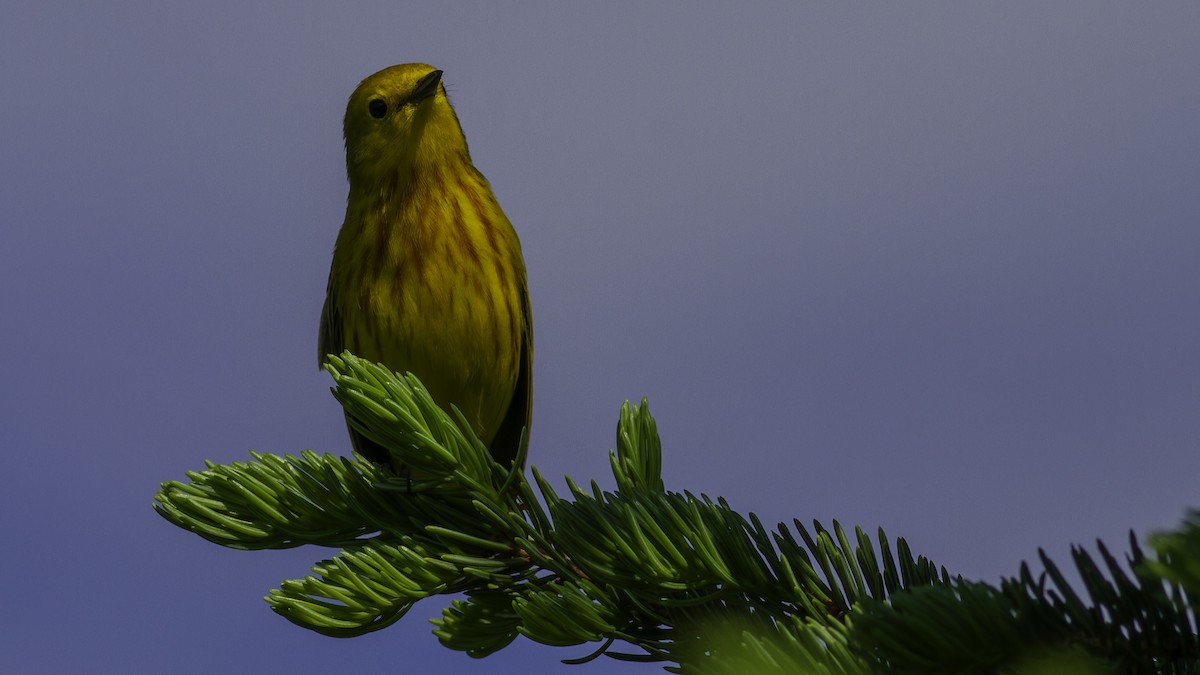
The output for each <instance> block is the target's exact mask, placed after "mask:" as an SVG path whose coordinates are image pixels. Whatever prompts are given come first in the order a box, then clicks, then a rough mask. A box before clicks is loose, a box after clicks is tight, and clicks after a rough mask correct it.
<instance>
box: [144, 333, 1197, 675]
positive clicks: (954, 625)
mask: <svg viewBox="0 0 1200 675" xmlns="http://www.w3.org/2000/svg"><path fill="white" fill-rule="evenodd" d="M327 368H328V370H329V372H330V373H331V374H332V375H333V378H334V382H335V387H334V389H333V393H334V396H335V397H336V398H337V399H338V401H340V402H341V403H342V405H343V406H344V407H345V409H346V411H347V413H348V416H349V417H350V419H351V420H352V424H354V427H355V429H356V430H357V431H359V432H360V433H362V434H363V435H364V436H366V437H367V438H370V439H371V440H373V441H375V442H376V443H379V444H380V445H381V446H383V447H386V448H388V449H389V452H391V453H392V457H393V460H394V463H395V464H397V465H402V466H404V467H405V469H406V472H407V474H408V475H406V476H398V475H395V474H394V473H392V472H391V471H390V470H387V469H383V468H381V467H379V466H377V465H375V464H372V463H370V462H368V461H365V460H363V459H361V458H355V459H347V458H343V457H335V456H332V455H328V454H325V455H319V454H317V453H313V452H311V451H305V452H303V453H301V454H300V456H298V457H297V456H291V455H288V456H284V457H279V456H275V455H268V454H261V453H251V456H252V458H253V461H247V462H234V463H231V464H228V465H218V464H214V463H211V462H210V463H208V464H207V468H206V469H204V470H202V471H194V472H188V473H187V474H186V475H187V478H188V479H189V480H188V481H187V482H179V481H168V482H165V483H163V484H162V486H161V489H160V490H159V492H158V493H157V494H156V496H155V498H156V500H157V503H156V504H155V508H156V510H157V511H158V512H159V513H160V514H161V515H162V516H163V517H165V518H166V519H167V520H169V521H170V522H172V523H174V524H175V525H177V526H179V527H182V528H184V529H187V530H190V531H192V532H194V533H196V534H198V535H200V536H201V537H204V538H205V539H208V540H209V541H212V542H215V543H218V544H221V545H222V546H226V547H229V548H235V549H245V550H253V549H264V548H286V547H293V546H300V545H304V544H316V545H319V546H327V547H335V548H338V549H340V551H339V552H338V553H337V554H336V555H334V556H333V557H331V558H329V559H326V560H324V561H321V562H319V563H317V564H316V565H314V567H313V568H312V569H313V572H314V574H313V575H311V576H308V577H305V578H304V579H296V580H288V581H284V582H282V583H281V584H280V587H279V588H278V589H275V590H272V591H270V593H269V594H268V595H267V598H266V600H267V602H268V603H269V605H270V606H271V608H272V609H273V610H274V611H276V612H277V613H279V614H280V615H282V616H283V617H285V618H287V619H288V620H289V621H292V622H293V623H296V624H297V625H299V626H302V627H305V628H308V629H310V630H314V631H317V632H320V633H323V634H326V635H331V636H337V637H353V636H357V635H362V634H364V633H367V632H371V631H375V630H380V629H382V628H385V627H388V626H390V625H392V624H393V623H395V622H396V621H398V620H399V619H401V618H402V617H403V616H404V615H405V614H406V613H407V612H408V610H409V609H411V608H412V606H413V605H414V604H415V603H416V602H418V601H419V600H422V599H424V598H427V597H429V596H432V595H442V594H457V593H461V594H463V599H455V600H452V601H451V602H450V604H449V606H448V607H446V608H445V609H444V610H443V613H442V617H441V618H440V619H438V620H436V621H434V625H435V629H434V631H433V632H434V635H436V636H437V638H438V639H439V640H440V641H441V642H442V644H443V645H445V646H447V647H449V648H451V649H456V650H459V651H463V652H466V653H467V654H469V655H471V656H475V657H483V656H486V655H488V654H491V653H493V652H495V651H497V650H499V649H502V648H504V647H505V646H507V645H508V644H509V643H511V642H512V641H513V640H514V639H516V637H517V636H519V635H524V636H525V637H527V638H529V639H531V640H534V641H537V642H540V643H543V644H547V645H553V646H577V645H584V644H587V643H592V644H593V647H592V648H591V650H590V651H589V652H587V653H585V654H584V655H582V656H580V657H579V658H576V659H574V660H572V661H571V662H584V661H587V660H590V659H592V658H595V657H597V656H599V655H606V656H609V657H612V658H619V659H626V660H653V661H663V662H666V664H667V669H668V670H670V671H672V672H679V673H697V674H700V673H705V674H710V673H712V674H723V673H742V672H806V673H807V672H812V673H844V674H852V673H854V674H857V673H874V672H899V673H904V672H912V673H918V672H920V673H993V672H1031V673H1032V672H1043V671H1044V669H1045V668H1053V669H1058V672H1065V671H1064V670H1063V669H1064V668H1071V669H1074V670H1073V671H1072V672H1109V671H1108V670H1107V669H1108V668H1115V669H1117V670H1118V671H1122V672H1147V673H1150V672H1153V673H1172V672H1192V669H1194V668H1196V666H1197V664H1200V640H1198V639H1197V634H1196V633H1197V625H1198V624H1200V622H1198V618H1197V615H1196V609H1195V603H1194V601H1193V598H1196V597H1200V563H1197V562H1196V561H1197V560H1200V515H1198V514H1196V513H1193V514H1191V516H1189V519H1188V521H1187V523H1186V525H1185V527H1184V528H1183V529H1181V531H1179V532H1177V533H1173V534H1163V535H1159V536H1156V537H1155V538H1154V539H1153V540H1152V544H1153V545H1154V546H1155V548H1156V549H1157V553H1158V555H1157V557H1155V558H1153V559H1149V558H1147V557H1146V556H1144V555H1143V554H1142V552H1141V550H1140V549H1139V548H1138V545H1137V542H1136V541H1134V540H1133V539H1132V537H1131V553H1130V554H1129V555H1128V556H1127V557H1126V559H1125V561H1124V563H1123V564H1122V563H1121V562H1120V561H1118V560H1117V559H1116V558H1115V557H1114V556H1113V555H1111V554H1110V553H1109V551H1108V549H1107V548H1106V547H1105V546H1104V545H1103V543H1098V550H1099V552H1100V560H1101V562H1102V564H1101V565H1097V564H1096V563H1095V562H1094V561H1093V559H1092V558H1091V556H1090V555H1089V554H1088V553H1087V552H1086V551H1084V550H1083V549H1082V548H1075V549H1073V551H1072V558H1073V562H1074V564H1075V567H1076V569H1077V570H1078V572H1079V575H1080V578H1081V579H1082V580H1083V584H1084V589H1085V591H1086V594H1087V597H1088V599H1087V600H1085V599H1083V598H1082V597H1081V596H1080V595H1078V594H1077V593H1076V592H1075V591H1074V589H1073V588H1072V587H1071V585H1070V584H1069V583H1068V581H1067V579H1066V576H1065V575H1064V574H1063V573H1062V572H1061V571H1060V570H1059V569H1058V568H1057V567H1056V566H1055V565H1054V563H1053V562H1052V561H1051V560H1050V559H1049V558H1048V557H1047V556H1046V555H1045V554H1044V553H1042V554H1041V555H1040V563H1041V568H1042V571H1041V572H1039V573H1038V574H1037V575H1036V576H1035V575H1034V574H1033V572H1032V571H1031V569H1030V567H1029V566H1028V565H1022V566H1021V569H1020V572H1019V574H1018V576H1016V577H1014V578H1011V579H1006V580H1004V581H1003V582H1002V583H1001V584H1000V585H999V587H994V586H990V585H987V584H983V583H979V582H970V581H966V580H964V579H963V578H962V577H958V576H951V575H950V574H949V573H948V572H947V571H946V570H945V569H944V568H939V567H937V566H936V565H934V563H933V562H931V561H930V560H928V559H926V558H924V557H922V556H916V557H914V555H913V554H912V553H911V551H910V550H909V548H908V546H907V544H906V543H905V542H904V540H903V539H897V540H894V541H892V540H889V539H888V538H887V536H886V535H885V534H884V532H883V531H882V530H879V531H878V532H877V534H876V536H875V537H874V538H872V537H870V536H868V535H867V534H866V533H865V532H863V531H862V530H861V529H860V528H857V527H856V528H854V530H853V533H852V536H851V533H848V532H847V531H846V530H845V529H843V528H842V526H841V525H840V524H838V523H837V522H836V521H835V522H834V523H833V525H832V527H831V528H825V527H824V526H822V525H821V524H820V523H813V526H812V530H811V531H810V530H809V529H808V528H806V527H805V526H804V525H803V524H801V523H800V522H799V521H793V523H792V525H791V526H790V527H789V526H788V525H785V524H779V525H778V526H777V527H776V528H775V529H773V530H768V529H767V528H765V527H764V526H763V524H762V523H761V522H760V521H759V520H758V518H757V517H755V516H754V515H753V514H750V515H749V516H748V517H743V516H742V515H740V514H738V513H737V512H735V511H734V510H733V509H732V508H731V507H730V506H729V504H727V503H726V502H725V501H724V500H723V499H717V500H716V501H714V500H712V499H710V498H708V497H707V496H705V495H699V496H696V495H694V494H692V493H689V492H686V491H685V492H682V493H678V492H668V491H666V490H665V488H664V484H663V481H662V471H661V467H662V450H661V443H660V441H659V438H658V434H657V431H656V429H655V423H654V419H653V418H652V417H651V416H650V412H649V407H648V404H647V403H646V401H645V400H643V401H642V403H641V405H639V406H631V405H629V404H628V403H626V404H625V405H624V406H623V407H622V409H621V414H620V417H619V421H618V425H617V438H616V450H615V451H614V452H613V453H611V455H610V464H611V467H612V471H613V475H614V476H615V479H616V485H617V489H616V490H615V491H613V492H607V491H604V490H601V489H600V488H599V486H598V485H597V484H596V483H594V482H592V483H590V484H589V485H588V486H587V487H586V488H585V487H584V486H581V485H580V484H577V483H576V482H574V481H572V480H571V479H570V478H567V486H568V491H567V495H566V497H565V498H564V497H560V496H559V495H558V494H557V492H556V491H555V490H554V489H553V488H552V487H551V486H550V485H549V483H548V482H547V481H546V480H545V479H544V478H543V477H542V476H541V475H540V474H539V473H538V472H537V470H536V469H531V471H530V472H529V475H527V474H526V473H525V472H524V471H521V470H520V469H519V467H520V466H521V465H522V463H523V462H522V460H521V459H520V458H518V461H517V462H516V463H514V465H513V466H500V465H498V464H496V463H495V462H494V461H493V460H492V458H491V456H490V455H489V454H488V451H487V448H486V447H484V445H483V443H481V442H480V441H479V439H478V438H476V436H475V435H474V433H473V432H472V431H471V427H470V425H469V424H467V423H466V421H465V419H464V418H463V416H462V415H461V414H459V413H458V411H457V410H455V411H453V412H452V414H447V413H446V412H445V411H443V410H442V409H441V408H439V407H438V406H437V405H436V404H435V403H434V402H433V400H432V398H430V396H429V394H428V392H427V391H426V390H425V389H424V387H423V386H422V385H421V383H420V382H419V381H418V380H417V378H415V377H413V376H412V375H411V374H410V375H403V376H401V375H397V374H394V373H391V372H389V371H388V370H387V369H386V368H383V367H381V366H379V365H376V364H373V363H369V362H366V361H363V360H361V359H358V358H357V357H354V356H353V355H352V354H349V353H345V354H343V355H342V356H341V357H340V358H335V359H331V360H330V362H329V364H328V366H327ZM524 452H525V449H524V448H522V450H521V456H522V457H523V455H524ZM530 477H532V482H531V481H530ZM893 544H894V546H895V548H894V549H893ZM622 645H624V646H622ZM628 649H632V650H633V651H625V650H628ZM1047 664H1049V665H1047ZM1039 669H1043V670H1039ZM1044 672H1053V671H1044Z"/></svg>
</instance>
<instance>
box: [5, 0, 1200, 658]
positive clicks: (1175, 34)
mask: <svg viewBox="0 0 1200 675" xmlns="http://www.w3.org/2000/svg"><path fill="white" fill-rule="evenodd" d="M420 4H421V5H423V6H424V8H423V9H422V8H421V7H417V6H413V5H414V3H400V2H375V3H364V4H362V5H359V6H357V7H355V8H354V9H350V8H349V7H345V6H332V5H331V6H328V7H320V6H315V5H314V6H311V7H305V8H301V6H300V5H299V4H297V3H293V4H278V3H232V2H230V3H194V2H166V3H164V2H128V3H121V4H119V5H113V6H101V4H99V3H62V4H59V5H53V3H43V2H33V1H28V0H8V2H7V3H6V4H5V6H4V8H3V9H0V64H3V65H2V67H0V99H2V101H3V103H2V104H0V138H2V139H3V151H2V152H0V178H2V181H0V185H3V187H2V188H0V193H2V195H3V199H2V200H0V217H2V219H3V223H2V225H0V287H2V288H3V289H4V293H3V294H0V316H2V317H3V326H4V327H3V330H2V331H0V344H2V346H3V352H2V353H3V357H2V358H3V364H4V368H3V371H4V377H5V384H4V386H3V387H2V388H0V443H2V447H3V449H4V457H5V460H6V469H5V476H6V477H7V481H6V487H5V489H4V491H3V497H0V501H2V505H0V506H2V508H0V527H2V531H3V533H4V537H5V540H6V542H7V543H6V545H5V548H4V555H3V556H0V560H2V561H3V562H0V571H2V572H3V577H4V578H5V579H7V580H8V583H7V584H6V588H7V590H6V592H5V605H6V606H5V611H4V618H3V619H0V670H3V671H5V672H29V673H41V672H45V673H51V672H106V671H107V672H164V671H169V672H178V673H199V672H227V673H252V672H296V673H306V672H312V673H317V672H331V671H334V670H335V669H336V670H338V671H342V672H348V671H351V670H355V671H359V672H385V671H401V670H403V671H405V672H416V671H418V670H425V669H437V671H440V672H445V671H448V670H453V671H456V672H463V673H485V672H486V673H490V674H494V673H506V672H523V673H527V672H530V671H531V669H532V671H533V672H590V673H609V672H612V673H616V672H658V670H657V668H656V667H654V666H636V665H628V664H620V663H615V662H608V661H602V662H599V663H596V664H592V665H588V666H583V667H576V668H569V667H567V666H562V665H559V664H558V659H560V658H570V657H577V656H580V655H582V654H583V653H585V652H586V648H579V649H553V648H549V647H540V646H536V645H532V644H530V643H528V642H527V641H521V642H518V643H517V645H515V646H514V647H511V648H510V649H508V650H506V651H505V652H503V653H501V654H499V655H497V656H495V657H492V658H489V659H487V660H485V661H473V660H471V659H468V658H467V657H465V656H463V655H461V654H457V653H453V652H449V651H447V650H445V649H443V648H441V647H440V646H439V645H438V644H437V643H436V641H435V639H434V638H433V637H432V636H431V635H430V634H429V630H430V626H429V625H428V624H426V623H425V619H426V618H428V617H432V616H436V615H437V614H438V612H439V611H440V607H441V605H442V603H441V602H440V601H439V600H433V601H428V602H425V603H422V604H420V605H418V606H417V608H416V609H415V610H414V611H413V612H412V613H411V614H410V615H409V616H408V617H407V618H406V619H405V620H404V621H402V622H401V623H400V624H399V625H397V626H395V627H393V628H391V629H389V630H386V631H384V632H381V633H377V634H374V635H372V636H369V637H365V638H361V639H356V640H349V641H338V640H333V639H329V638H324V637H320V636H317V635H315V634H311V633H308V632H305V631H303V630H301V629H298V628H295V627H293V626H291V625H290V624H288V623H286V622H285V621H283V620H282V619H279V618H277V617H276V616H275V615H273V614H272V613H271V612H270V611H269V610H268V609H267V606H266V605H265V603H263V602H262V600H261V599H260V598H261V596H262V595H263V594H264V593H265V592H266V590H267V589H269V588H272V587H274V586H276V585H277V584H278V582H279V580H280V579H283V578H290V577H297V576H302V575H303V574H305V573H306V570H307V566H308V564H310V563H311V562H312V561H314V560H316V559H317V558H319V557H320V556H322V555H324V554H325V551H320V550H304V549H301V550H292V551H285V552H266V553H241V552H236V551H230V550H224V549H221V548H218V547H216V546H213V545H210V544H207V543H205V542H203V541H202V540H200V539H199V538H197V537H194V536H191V535H189V534H187V533H185V532H183V531H181V530H178V529H176V528H173V527H171V526H170V525H168V524H167V523H166V522H165V521H162V520H161V519H160V518H159V517H158V516H156V515H155V514H154V513H153V511H152V509H151V506H150V504H151V495H152V494H153V492H154V490H155V489H156V487H157V485H158V483H159V482H160V481H163V480H168V479H177V478H182V477H183V473H184V471H185V470H188V469H193V468H201V467H202V463H203V461H204V460H205V459H213V460H216V461H220V462H226V461H232V460H239V459H246V458H247V455H246V451H247V449H250V448H253V449H256V450H262V451H268V452H280V453H282V452H298V451H300V450H303V449H305V448H313V449H315V450H319V451H333V452H344V451H345V450H346V447H347V441H346V437H345V431H344V428H343V426H342V423H341V418H340V411H339V409H338V407H337V405H336V403H335V402H334V401H333V399H332V398H331V397H330V396H329V394H328V392H327V387H328V384H329V382H328V380H327V378H326V377H325V376H324V375H323V374H321V373H319V372H318V371H317V369H316V366H315V358H316V351H315V350H316V347H315V340H316V322H317V316H318V313H319V311H320V305H321V302H322V299H323V294H324V288H325V281H326V274H327V272H328V264H329V260H330V251H331V249H332V245H333V240H334V237H335V235H336V232H337V228H338V226H339V225H340V223H341V217H342V211H343V207H344V203H345V202H344V200H345V189H346V185H345V178H344V174H343V155H342V152H343V149H342V144H341V135H340V134H341V126H340V125H341V116H342V112H343V106H344V103H345V99H346V97H347V96H348V95H349V93H350V91H351V90H352V89H353V88H354V86H355V85H356V84H357V83H358V81H359V80H360V79H361V78H362V77H364V76H366V75H368V74H369V73H371V72H373V71H375V70H377V69H379V68H382V67H384V66H388V65H391V64H394V63H401V62H406V61H427V62H429V63H432V64H435V65H436V66H438V67H439V68H442V69H443V70H444V71H445V81H446V83H447V85H448V87H449V89H450V92H451V97H452V101H453V102H454V104H455V105H456V107H457V110H458V113H459V116H460V118H461V121H462V124H463V127H464V129H465V131H466V134H467V138H468V139H469V141H470V144H471V150H472V154H473V157H474V159H475V161H476V163H477V165H478V166H479V167H480V168H481V169H482V170H483V172H484V173H485V174H486V175H487V176H488V177H489V179H490V180H491V181H492V185H493V187H494V189H495V191H496V193H497V195H498V196H499V198H500V201H501V203H502V204H503V206H504V208H505V210H506V212H507V213H508V215H509V217H510V219H511V220H512V221H513V223H514V224H515V225H516V227H517V230H518V232H519V233H520V236H521V238H522V241H523V244H524V251H525V259H526V262H527V265H528V269H529V279H530V290H531V294H532V298H533V307H534V318H535V326H536V336H537V355H536V359H535V388H534V389H535V405H534V431H533V447H532V456H531V462H532V463H533V464H535V465H537V466H538V467H539V468H540V469H541V470H542V471H543V472H545V473H546V474H547V475H549V476H555V477H558V476H561V475H562V474H564V473H566V474H570V475H571V476H572V477H574V478H576V479H577V480H588V479H592V478H597V479H599V480H600V482H601V484H603V485H611V478H610V477H609V475H608V469H607V454H606V453H607V450H608V449H609V448H610V447H611V446H612V444H613V441H612V437H613V428H614V425H615V421H616V413H617V409H618V407H619V405H620V403H621V401H622V400H624V399H627V398H633V399H637V398H640V397H641V396H643V395H646V396H649V397H650V400H651V405H652V410H653V411H654V413H655V414H656V416H657V418H658V421H659V428H660V431H661V433H662V436H663V440H664V444H665V476H666V480H667V483H668V486H669V487H671V488H673V489H679V490H682V489H690V490H692V491H696V492H704V493H707V494H709V495H713V496H716V495H722V496H724V497H726V498H728V499H729V500H730V502H731V503H732V504H733V505H734V506H735V507H736V508H738V509H740V510H742V511H755V512H757V513H759V514H760V515H761V516H762V517H763V518H764V519H765V520H767V521H771V522H773V521H777V520H780V519H790V518H792V517H798V518H800V519H801V520H804V521H809V520H811V519H812V518H819V519H821V520H823V521H828V520H829V519H832V518H837V519H839V520H841V522H843V523H845V524H861V525H863V526H865V527H867V528H871V529H873V528H875V527H876V526H883V527H885V528H886V529H887V531H888V532H889V534H891V535H892V536H904V537H906V538H907V539H908V540H909V543H910V544H911V545H912V547H913V548H914V550H915V551H917V552H918V553H921V554H924V555H927V556H929V557H931V558H933V559H934V560H936V561H938V562H939V563H941V564H944V565H946V566H948V567H949V568H950V569H951V571H953V572H956V573H961V574H964V575H966V576H968V577H973V578H980V579H985V580H990V581H994V580H996V579H998V578H999V577H1000V576H1001V575H1003V574H1011V573H1014V572H1015V571H1016V570H1017V568H1018V565H1019V563H1020V561H1022V560H1026V559H1030V558H1031V557H1033V556H1034V555H1035V554H1036V550H1037V548H1038V547H1039V546H1043V547H1046V548H1047V549H1048V550H1049V551H1050V552H1051V553H1053V554H1055V555H1056V556H1058V557H1059V558H1063V559H1065V556H1064V554H1065V552H1066V550H1067V545H1068V544H1069V543H1071V542H1091V541H1092V540H1094V539H1095V538H1096V537H1103V538H1104V539H1106V540H1107V541H1108V542H1109V543H1110V544H1111V545H1113V546H1114V547H1115V548H1117V549H1119V550H1124V546H1125V544H1124V535H1125V533H1126V532H1127V531H1128V530H1129V529H1131V528H1132V529H1134V530H1136V531H1137V532H1139V533H1146V532H1149V531H1151V530H1154V529H1160V528H1167V527H1171V526H1173V525H1175V524H1176V523H1177V521H1178V519H1179V518H1180V516H1181V515H1182V514H1183V512H1184V509H1185V508H1186V507H1187V506H1189V505H1198V504H1200V494H1198V493H1197V490H1196V481H1195V477H1196V475H1197V470H1198V469H1200V453H1197V441H1198V440H1200V313H1198V312H1197V309H1198V307H1200V264H1198V263H1200V41H1197V39H1196V36H1197V35H1200V6H1198V5H1196V4H1195V3H1183V2H1178V3H1154V4H1153V5H1147V4H1137V3H1112V2H1056V3H1044V2H1007V3H988V4H984V3H961V2H941V3H888V4H886V5H885V4H865V3H834V4H831V3H792V2H778V3H763V4H759V5H747V4H745V3H711V2H708V3H678V2H660V3H643V2H613V3H605V4H603V5H598V4H592V5H589V6H587V7H568V6H565V5H564V4H563V3H552V2H544V3H537V4H535V3H525V4H524V5H522V7H521V9H519V10H518V9H512V8H508V9H505V8H501V7H500V6H499V3H471V4H460V3H442V2H427V3H420ZM71 5H73V6H71ZM559 485H561V482H560V483H559Z"/></svg>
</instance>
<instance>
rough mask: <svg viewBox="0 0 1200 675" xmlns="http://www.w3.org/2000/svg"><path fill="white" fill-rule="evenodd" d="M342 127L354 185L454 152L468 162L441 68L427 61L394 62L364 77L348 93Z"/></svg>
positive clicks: (347, 163)
mask: <svg viewBox="0 0 1200 675" xmlns="http://www.w3.org/2000/svg"><path fill="white" fill-rule="evenodd" d="M343 128H344V133H345V136H346V170H347V173H348V174H349V175H350V181H351V184H352V185H353V184H354V183H355V182H356V181H363V182H365V183H369V182H372V179H373V178H374V179H376V180H382V179H383V178H384V177H386V176H388V175H395V174H396V173H399V172H402V171H403V170H405V169H410V168H413V167H416V166H419V165H421V164H432V163H437V162H443V161H445V160H446V159H447V158H448V157H452V156H462V157H465V158H467V159H468V161H469V155H468V153H467V140H466V138H465V137H464V136H463V133H462V127H461V126H459V123H458V117H457V116H456V115H455V114H454V109H453V108H452V107H450V101H449V99H447V98H446V88H445V86H443V85H442V71H440V70H437V69H436V68H434V67H433V66H431V65H428V64H425V63H405V64H401V65H398V66H392V67H390V68H385V69H383V70H381V71H379V72H377V73H375V74H374V75H371V76H370V77H368V78H367V79H365V80H363V81H362V82H361V83H360V84H359V85H358V88H357V89H355V90H354V93H353V94H351V95H350V102H349V103H348V104H347V106H346V117H345V120H344V121H343Z"/></svg>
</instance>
